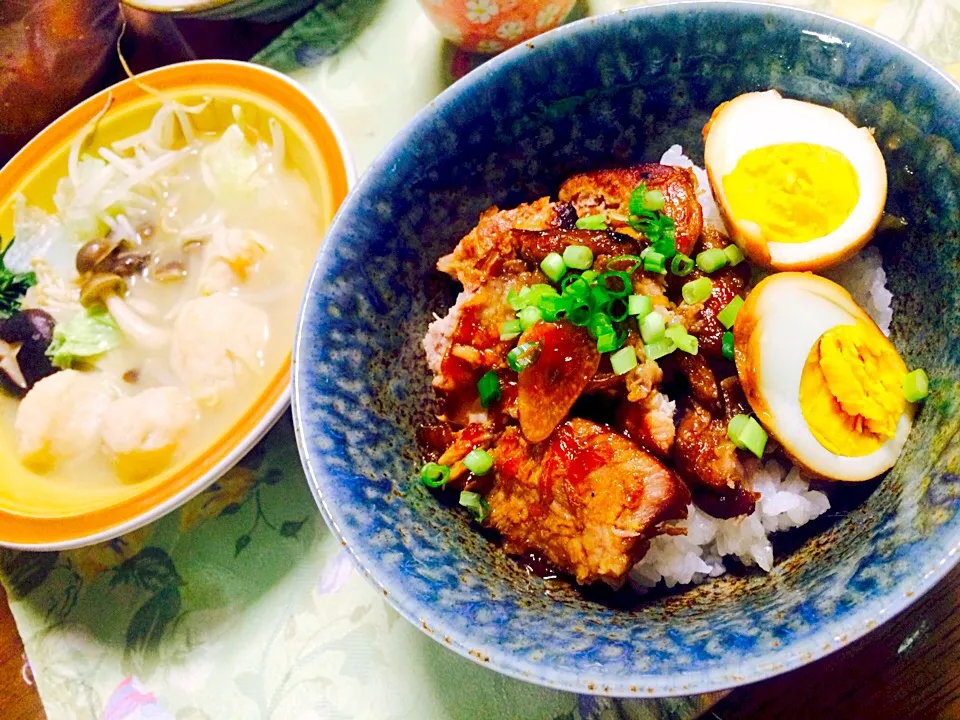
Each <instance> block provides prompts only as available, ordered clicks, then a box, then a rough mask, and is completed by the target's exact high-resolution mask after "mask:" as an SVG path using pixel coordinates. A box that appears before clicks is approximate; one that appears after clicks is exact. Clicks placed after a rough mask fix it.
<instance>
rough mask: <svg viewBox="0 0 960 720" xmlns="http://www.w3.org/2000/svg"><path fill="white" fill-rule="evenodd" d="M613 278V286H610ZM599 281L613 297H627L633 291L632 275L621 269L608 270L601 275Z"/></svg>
mask: <svg viewBox="0 0 960 720" xmlns="http://www.w3.org/2000/svg"><path fill="white" fill-rule="evenodd" d="M611 280H613V281H614V282H613V287H611V286H610V281H611ZM597 283H598V285H600V286H602V287H603V289H604V290H606V291H607V293H608V294H609V295H611V296H612V297H626V296H627V295H629V294H630V293H631V292H632V291H633V284H632V283H631V282H630V276H629V275H627V274H626V273H625V272H620V271H619V270H608V271H607V272H605V273H603V274H602V275H601V276H600V277H599V279H598V280H597Z"/></svg>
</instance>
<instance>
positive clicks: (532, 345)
mask: <svg viewBox="0 0 960 720" xmlns="http://www.w3.org/2000/svg"><path fill="white" fill-rule="evenodd" d="M538 357H540V343H538V342H525V343H521V344H520V345H517V346H516V347H515V348H514V349H513V350H511V351H510V352H508V353H507V363H508V364H509V365H510V367H511V368H512V369H513V371H514V372H522V371H524V370H526V369H527V368H528V367H530V366H531V365H533V364H534V363H535V362H536V361H537V358H538Z"/></svg>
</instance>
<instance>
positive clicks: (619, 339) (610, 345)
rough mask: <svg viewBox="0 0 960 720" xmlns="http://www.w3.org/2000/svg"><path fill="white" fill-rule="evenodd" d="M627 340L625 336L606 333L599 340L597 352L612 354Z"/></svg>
mask: <svg viewBox="0 0 960 720" xmlns="http://www.w3.org/2000/svg"><path fill="white" fill-rule="evenodd" d="M625 339H626V337H625V336H620V335H617V333H616V332H608V333H604V334H603V335H601V336H600V337H598V338H597V352H601V353H612V352H613V351H614V350H616V349H618V348H619V347H620V346H621V345H623V341H624V340H625Z"/></svg>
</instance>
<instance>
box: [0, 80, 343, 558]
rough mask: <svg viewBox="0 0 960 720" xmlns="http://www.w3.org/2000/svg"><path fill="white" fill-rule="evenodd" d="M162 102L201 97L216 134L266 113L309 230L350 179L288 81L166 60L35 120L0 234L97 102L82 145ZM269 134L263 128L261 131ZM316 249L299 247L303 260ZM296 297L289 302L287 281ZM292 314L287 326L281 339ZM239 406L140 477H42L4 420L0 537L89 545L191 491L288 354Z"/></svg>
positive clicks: (273, 410)
mask: <svg viewBox="0 0 960 720" xmlns="http://www.w3.org/2000/svg"><path fill="white" fill-rule="evenodd" d="M160 94H162V96H163V98H167V99H174V100H177V101H180V102H184V103H188V104H194V103H199V102H202V101H203V100H204V99H206V98H210V99H211V104H210V106H209V108H210V110H209V112H205V113H203V114H202V115H199V116H197V117H198V118H201V119H198V123H199V122H202V123H204V126H203V127H202V128H200V129H202V130H205V131H209V132H216V131H218V130H222V129H225V128H226V127H227V126H228V125H229V124H230V123H231V122H233V112H232V109H233V108H234V107H235V106H236V107H239V109H240V110H241V111H242V113H243V117H244V118H245V120H246V121H247V122H248V123H250V124H251V125H252V126H254V127H256V128H257V129H258V131H260V132H261V133H268V131H269V128H268V120H269V119H270V118H275V119H276V120H277V122H278V123H279V125H280V127H281V128H282V130H283V135H284V137H285V139H286V146H287V157H288V158H290V161H291V163H292V164H293V165H294V166H295V167H296V168H297V170H299V172H300V173H302V175H303V176H304V178H305V179H306V181H307V183H308V184H309V186H310V188H311V193H312V196H313V199H314V200H315V202H316V205H317V207H318V209H319V218H320V223H321V224H322V225H323V227H321V228H318V232H317V235H316V237H317V238H320V237H322V232H323V230H325V228H326V226H327V225H328V224H329V223H330V221H331V220H332V218H333V216H334V213H335V212H336V209H337V207H338V206H339V204H340V202H341V201H342V200H343V198H344V197H345V196H346V194H347V192H348V189H349V186H350V185H351V183H352V181H353V168H352V166H351V164H350V160H349V158H348V155H347V151H346V148H345V145H344V143H343V141H342V139H341V137H340V134H339V132H338V131H337V129H336V128H335V126H334V125H333V123H332V121H331V120H330V119H329V116H328V115H327V114H326V113H325V112H324V111H323V110H322V109H321V108H320V107H319V106H318V105H317V104H316V103H315V102H314V101H313V100H312V99H311V98H310V97H309V96H308V95H307V94H306V93H305V92H304V91H303V90H301V89H300V87H299V86H297V85H296V83H294V82H293V81H291V80H289V79H288V78H286V77H284V76H283V75H281V74H279V73H276V72H274V71H271V70H268V69H266V68H261V67H258V66H255V65H249V64H246V63H236V62H224V61H199V62H189V63H182V64H179V65H171V66H168V67H165V68H161V69H159V70H155V71H152V72H149V73H145V74H143V75H140V76H138V77H137V78H135V79H130V80H126V81H124V82H121V83H119V84H117V85H115V86H113V87H111V88H109V89H107V90H104V91H103V92H101V93H99V94H98V95H95V96H94V97H92V98H90V99H89V100H87V101H85V102H84V103H82V104H81V105H79V106H77V107H76V108H74V109H73V110H71V111H69V112H68V113H66V114H65V115H63V116H62V117H60V118H59V119H58V120H56V121H55V122H54V123H53V124H51V125H50V126H49V127H47V128H46V129H45V130H44V131H43V132H41V133H40V134H39V135H38V136H37V137H36V138H34V139H33V140H32V141H31V142H30V143H29V144H28V145H27V146H26V147H24V148H23V150H21V151H20V153H18V154H17V155H16V156H15V157H14V158H13V159H12V160H11V161H10V162H9V163H8V164H7V165H6V166H5V167H4V168H3V169H2V170H0V237H2V238H3V239H4V240H5V241H9V240H10V239H11V237H12V234H13V218H14V206H15V204H16V198H17V196H18V195H22V196H23V197H24V198H25V199H26V200H27V202H29V203H30V204H35V205H39V206H40V207H41V208H43V209H45V210H48V211H49V210H50V209H51V205H52V196H53V194H54V190H55V188H56V185H57V181H58V180H59V179H60V178H61V177H63V176H64V175H65V174H66V173H67V165H68V155H69V152H70V145H71V142H72V141H73V139H74V138H75V137H76V136H77V134H78V133H80V132H81V130H83V129H84V128H85V127H86V126H87V125H88V123H90V122H91V120H93V119H94V118H95V117H96V116H97V115H98V114H99V113H100V112H101V111H102V110H103V109H104V107H105V105H106V104H107V103H108V102H109V103H110V107H109V110H108V111H107V112H106V114H104V115H103V117H102V118H100V119H99V122H98V123H97V125H96V129H95V131H94V133H93V134H92V135H91V136H90V138H89V139H88V142H87V148H88V149H92V150H94V151H96V149H97V148H98V147H100V146H103V145H107V144H109V143H111V142H113V141H116V140H118V139H121V138H125V137H128V136H130V135H133V134H135V133H137V132H140V131H142V130H145V129H146V128H147V127H148V125H149V123H150V120H151V118H152V117H153V115H154V114H155V113H156V111H157V110H158V108H159V107H160V105H161V103H162V102H163V100H162V99H161V97H160ZM266 136H267V137H269V135H268V134H267V135H266ZM317 249H318V242H317V246H316V247H311V248H308V250H309V255H308V257H312V256H313V254H314V253H315V252H316V251H317ZM296 292H297V294H296V296H295V297H296V299H299V289H297V291H296ZM294 316H295V311H294V312H291V313H290V317H289V318H288V319H286V320H280V322H285V323H288V327H289V333H288V336H289V337H292V329H293V326H294V322H295V319H296V318H295V317H294ZM281 356H282V357H283V358H284V359H283V360H282V361H281V362H280V364H279V367H278V368H277V369H276V370H275V371H273V370H272V368H271V372H272V376H271V377H269V378H264V380H265V382H264V383H263V384H262V386H261V387H262V389H261V390H260V391H259V392H258V393H257V395H256V397H255V398H253V399H252V400H251V401H250V403H249V404H248V405H246V406H245V407H244V408H241V411H240V412H239V413H238V414H237V417H236V419H235V420H234V421H232V422H230V423H228V425H227V426H226V427H225V429H224V430H223V432H222V433H221V432H219V431H217V432H216V433H215V437H213V439H211V440H210V442H209V443H207V444H206V446H205V447H202V448H200V450H198V451H197V452H194V453H187V452H185V453H183V454H182V455H183V456H182V457H179V458H177V459H176V460H175V462H174V463H173V464H172V465H171V466H170V467H169V468H168V469H166V470H164V471H162V472H160V473H159V474H157V475H155V476H153V477H150V478H148V479H145V480H142V481H140V482H121V481H119V480H118V481H116V482H95V481H92V480H91V479H90V478H86V477H76V478H70V481H69V482H64V481H63V480H62V478H56V479H54V478H48V477H45V476H44V475H42V474H36V473H33V472H30V471H29V470H28V469H27V468H25V467H24V466H23V465H22V464H21V463H20V462H19V460H18V458H17V451H16V447H15V445H16V443H15V439H14V432H13V429H12V427H11V423H9V422H7V421H4V423H3V425H2V426H0V545H5V546H8V547H17V548H22V549H34V550H51V549H62V548H68V547H75V546H79V545H85V544H91V543H94V542H99V541H102V540H105V539H109V538H112V537H114V536H117V535H120V534H122V533H124V532H127V531H129V530H132V529H134V528H136V527H139V526H141V525H143V524H146V523H148V522H150V521H151V520H154V519H156V518H157V517H159V516H161V515H163V514H164V513H166V512H169V511H170V510H172V509H173V508H175V507H177V506H178V505H180V504H182V503H184V502H186V501H187V500H188V499H189V498H190V497H192V496H193V495H195V494H197V493H199V492H200V491H201V490H203V489H204V488H206V487H207V486H208V485H209V484H210V483H212V482H213V481H214V480H216V479H217V478H218V477H219V476H220V475H221V474H223V473H224V472H225V471H226V470H227V469H229V468H230V467H231V466H232V465H233V464H234V463H236V462H237V461H238V460H239V459H240V458H241V457H243V455H244V454H245V453H246V452H247V451H248V450H250V449H251V448H252V447H253V445H254V444H255V443H256V442H257V440H258V439H259V438H260V437H262V436H263V435H264V434H265V433H266V431H267V430H268V429H269V428H270V427H271V426H272V424H273V423H274V422H275V421H276V420H277V419H278V418H279V417H280V415H281V414H282V413H283V412H284V410H285V409H286V407H287V406H288V403H289V400H290V356H289V352H288V351H287V350H286V349H284V351H283V352H282V353H281Z"/></svg>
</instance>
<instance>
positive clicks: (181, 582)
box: [0, 0, 960, 720]
mask: <svg viewBox="0 0 960 720" xmlns="http://www.w3.org/2000/svg"><path fill="white" fill-rule="evenodd" d="M635 4H639V3H635V2H624V1H620V0H592V2H590V3H589V4H588V5H585V4H581V5H580V6H578V9H577V10H575V13H576V12H579V13H581V14H583V13H599V12H605V11H609V10H615V9H619V8H623V7H628V6H630V5H635ZM792 4H795V5H802V6H805V7H811V8H815V9H818V10H823V11H826V12H831V13H834V14H837V15H840V16H843V17H846V18H849V19H851V20H854V21H857V22H860V23H863V24H865V25H870V26H872V27H874V28H876V29H878V30H879V31H881V32H884V33H886V34H888V35H890V36H892V37H894V38H896V39H898V40H900V41H902V42H904V43H906V44H907V45H909V46H911V47H913V48H915V49H917V50H919V51H921V52H922V53H924V54H926V55H927V56H928V57H930V58H931V59H933V60H934V61H935V62H937V63H938V64H940V65H941V66H943V67H945V68H946V69H947V70H948V72H950V73H952V74H953V75H954V76H955V77H958V78H960V0H797V1H795V2H793V3H792ZM486 5H487V6H490V7H495V6H496V1H495V0H490V2H487V3H486ZM490 7H488V8H487V9H488V10H489V9H490ZM484 18H485V19H486V21H488V22H496V13H495V12H487V13H485V14H484ZM256 61H258V62H261V63H264V64H266V65H269V66H272V67H275V68H277V69H279V70H281V71H283V72H286V73H289V74H290V75H292V76H293V77H295V78H297V79H298V80H300V81H301V82H303V83H304V85H306V86H307V87H308V88H309V90H310V91H311V92H313V93H315V94H316V96H317V97H318V98H320V99H321V100H322V102H323V103H324V104H325V105H326V106H327V107H328V108H329V109H330V110H331V111H332V112H333V114H334V116H335V117H336V119H337V120H338V121H339V123H340V126H341V128H342V129H343V131H344V133H345V135H346V137H347V141H348V143H349V145H350V147H351V150H352V152H353V154H354V159H355V161H356V163H357V165H358V168H359V169H360V170H362V169H363V168H364V167H366V166H367V164H368V163H369V162H370V161H371V160H372V159H373V157H374V155H375V154H376V153H377V152H378V151H379V149H380V148H382V147H383V145H384V144H385V143H386V142H387V141H388V140H389V139H390V138H391V137H392V136H393V134H394V133H395V132H397V131H398V130H399V129H400V128H401V127H402V126H403V124H404V123H406V122H407V121H408V120H409V119H410V118H411V117H412V116H413V115H414V114H415V113H416V112H417V110H419V109H420V108H421V107H423V106H424V105H425V104H426V103H428V102H429V101H430V100H431V99H432V98H433V97H434V96H435V95H436V94H437V93H438V92H439V91H441V90H442V89H443V88H444V87H446V86H447V85H448V84H449V83H450V82H451V80H452V79H453V78H455V77H458V76H459V75H462V74H463V73H465V72H467V71H468V70H469V69H470V68H471V67H473V66H474V65H475V63H476V62H477V60H476V59H475V58H473V57H470V56H467V55H464V54H461V53H459V52H457V51H456V50H455V49H454V48H452V47H451V46H449V45H448V44H445V43H444V42H443V41H442V40H441V39H440V37H439V35H438V33H437V32H436V30H435V29H434V28H433V26H432V25H431V24H430V23H429V21H428V20H427V19H426V18H425V17H424V16H423V14H422V13H421V11H420V10H419V7H418V6H417V4H416V3H415V2H414V0H324V2H322V3H321V4H320V6H319V7H318V8H317V9H316V10H314V11H312V12H311V13H309V14H308V15H307V16H306V17H305V18H304V19H303V20H301V21H300V22H298V23H297V24H296V25H294V26H292V27H291V28H290V29H289V30H288V31H287V32H286V33H284V35H282V36H281V37H280V38H279V39H278V40H277V42H276V43H274V44H273V45H272V46H271V47H270V48H268V49H267V50H266V51H265V52H263V53H262V54H261V55H260V56H258V57H257V58H256ZM0 579H2V580H3V583H4V585H5V586H6V588H7V590H8V594H9V596H10V598H11V607H12V609H13V613H14V616H15V618H16V621H17V625H18V627H19V630H20V632H21V635H22V637H23V640H24V643H25V646H26V649H27V654H28V656H29V659H30V664H31V667H32V671H33V676H34V677H35V678H36V682H37V686H38V689H39V691H40V695H41V698H42V700H43V702H44V706H45V707H46V710H47V714H48V716H49V717H50V718H51V719H52V720H59V719H60V718H103V719H104V720H125V719H133V718H142V719H144V720H170V719H175V720H202V719H204V718H231V719H237V720H241V719H244V718H283V719H284V720H285V719H287V718H342V719H343V720H360V719H361V718H363V719H366V718H370V719H376V720H386V719H389V718H417V720H432V719H434V718H437V719H446V718H464V719H465V720H467V719H469V720H481V719H483V718H504V717H508V718H515V719H518V720H521V719H522V720H525V719H527V718H530V719H534V718H536V719H540V718H543V719H555V720H560V719H561V718H562V719H567V718H569V719H570V720H574V719H577V718H582V719H587V718H606V717H625V718H637V719H640V718H649V719H651V720H653V719H660V718H672V719H677V720H685V719H688V718H693V717H696V716H697V715H698V714H700V713H701V712H702V711H703V710H705V709H706V708H708V707H709V706H710V705H711V704H712V702H713V701H714V700H715V699H716V696H702V697H695V698H680V699H671V700H663V701H614V700H609V699H601V698H584V697H577V696H574V695H569V694H565V693H561V692H556V691H551V690H547V689H543V688H539V687H535V686H532V685H527V684H524V683H520V682H518V681H515V680H511V679H508V678H504V677H501V676H499V675H497V674H495V673H493V672H491V671H490V670H487V669H485V668H483V667H480V666H478V665H475V664H473V663H471V662H469V661H467V660H464V659H462V658H460V657H458V656H456V655H454V654H453V653H452V652H450V651H448V650H446V649H445V648H442V647H440V646H439V645H437V644H436V643H435V642H433V641H432V640H430V639H429V638H427V637H426V636H425V635H423V634H422V633H420V632H419V630H417V629H416V628H414V627H412V626H411V625H409V624H408V623H406V622H405V621H403V620H402V619H401V618H400V617H399V616H398V615H397V614H396V613H395V612H394V611H393V610H391V609H390V608H389V606H388V605H387V604H386V603H385V601H384V600H383V598H382V597H380V596H379V595H378V594H377V593H376V592H375V591H374V590H373V589H372V587H370V586H369V585H367V584H366V582H365V581H363V580H362V579H361V578H360V576H359V575H358V574H357V572H356V571H355V570H354V569H353V567H352V565H351V563H350V561H349V560H348V558H347V557H346V555H345V553H344V551H342V550H341V548H340V546H339V543H338V542H337V541H336V540H335V539H334V538H333V537H332V536H331V534H330V532H329V531H328V530H327V529H326V527H325V526H324V525H323V521H322V520H321V518H320V516H319V513H318V512H317V510H316V509H315V506H314V503H313V498H312V497H311V495H310V492H309V490H308V488H307V485H306V482H305V480H304V477H303V473H302V471H301V469H300V464H299V460H298V456H297V451H296V447H295V444H294V437H293V430H292V427H291V424H290V420H289V417H285V418H284V420H282V421H281V422H280V423H279V424H278V425H277V427H276V428H275V429H274V430H273V431H272V432H271V433H270V434H269V435H268V436H267V437H266V439H265V440H264V441H263V442H262V443H261V444H260V446H259V447H258V448H257V449H256V450H255V451H254V452H253V453H251V455H249V456H248V457H247V458H246V459H245V460H244V461H243V462H242V463H241V465H240V466H239V467H237V468H236V469H234V470H233V471H231V472H230V473H228V474H227V475H226V476H225V477H223V478H222V479H221V480H220V481H218V482H217V483H215V484H214V485H213V486H211V487H210V489H209V490H207V491H206V492H204V493H203V494H202V495H200V496H199V497H198V498H196V499H195V500H193V501H192V502H190V503H189V504H187V505H186V506H185V507H183V508H181V509H180V510H178V511H176V512H174V513H172V514H170V515H169V516H167V517H166V518H164V519H162V520H160V521H159V522H157V523H155V524H154V525H152V526H150V527H147V528H144V529H142V530H139V531H137V532H134V533H131V534H129V535H127V536H125V537H123V538H120V539H118V540H115V541H112V542H109V543H105V544H103V545H100V546H97V547H94V548H87V549H84V550H77V551H71V552H63V553H59V554H56V553H51V554H31V553H15V552H0ZM0 717H5V713H4V698H3V694H2V693H0Z"/></svg>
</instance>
